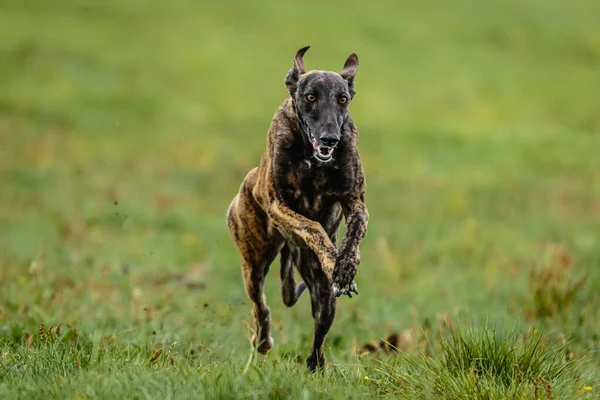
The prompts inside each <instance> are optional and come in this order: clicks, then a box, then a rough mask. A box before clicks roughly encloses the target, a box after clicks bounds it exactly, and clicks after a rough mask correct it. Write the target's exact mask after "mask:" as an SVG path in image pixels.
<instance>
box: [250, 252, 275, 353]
mask: <svg viewBox="0 0 600 400" xmlns="http://www.w3.org/2000/svg"><path fill="white" fill-rule="evenodd" d="M270 250H271V251H269V252H267V253H266V254H264V257H261V258H260V259H255V260H251V259H244V260H242V273H243V276H244V285H245V287H246V293H247V294H248V297H249V298H250V300H251V301H252V302H253V303H254V304H253V306H252V315H253V316H254V322H255V326H256V332H255V333H254V335H253V336H252V345H253V346H257V345H258V351H259V352H260V353H263V354H266V353H267V352H268V351H269V350H270V349H271V348H272V347H273V338H272V337H271V310H270V309H269V306H267V298H266V296H265V295H264V293H263V286H264V282H265V276H266V274H267V272H268V270H269V265H270V264H271V262H272V261H273V259H274V258H275V255H276V254H277V253H276V251H274V250H272V249H270Z"/></svg>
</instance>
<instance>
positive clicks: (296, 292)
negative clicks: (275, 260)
mask: <svg viewBox="0 0 600 400" xmlns="http://www.w3.org/2000/svg"><path fill="white" fill-rule="evenodd" d="M297 252H298V250H297V249H296V250H294V253H297ZM280 255H281V271H280V276H281V296H282V297H283V304H285V305H286V306H288V307H291V306H293V305H294V304H296V302H297V301H298V299H299V298H300V295H301V294H302V292H304V289H306V283H304V282H300V284H298V286H296V276H295V274H294V265H293V263H292V256H296V258H297V256H298V254H292V251H291V250H290V248H289V246H288V245H287V243H286V244H285V245H284V246H283V248H282V249H281V252H280Z"/></svg>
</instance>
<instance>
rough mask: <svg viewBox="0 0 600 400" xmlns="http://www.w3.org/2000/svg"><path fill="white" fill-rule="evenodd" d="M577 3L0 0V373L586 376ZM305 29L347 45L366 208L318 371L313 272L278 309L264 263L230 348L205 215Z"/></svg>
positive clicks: (236, 171) (532, 382) (243, 377)
mask: <svg viewBox="0 0 600 400" xmlns="http://www.w3.org/2000/svg"><path fill="white" fill-rule="evenodd" d="M598 21H600V3H598V2H597V1H595V0H580V1H573V2H564V1H559V0H546V1H541V0H539V1H538V0H525V1H511V0H506V1H500V0H497V1H485V2H484V1H474V0H472V1H471V0H455V1H443V0H428V1H416V0H411V1H404V2H391V1H388V2H384V1H373V2H370V3H368V4H367V3H366V2H360V1H354V0H352V1H346V2H344V3H343V4H334V3H328V2H317V1H313V0H308V1H305V2H300V3H298V2H296V3H294V2H280V1H274V0H265V1H261V2H247V1H246V2H243V1H236V2H234V1H231V2H220V3H217V2H211V3H208V2H193V1H173V2H158V1H149V0H127V1H117V0H105V1H102V2H100V1H96V2H92V1H83V0H79V1H75V0H54V1H42V0H37V1H34V0H3V1H2V3H1V4H0V59H1V60H2V61H1V62H0V353H1V357H0V398H2V399H9V398H10V399H13V398H15V399H16V398H28V399H29V398H57V397H61V398H124V399H135V398H157V399H166V398H174V399H178V398H256V399H263V398H282V399H283V398H302V399H308V398H368V397H400V398H405V397H406V398H477V399H486V398H489V399H500V398H555V399H562V398H582V399H593V398H600V395H598V393H600V379H599V377H600V352H599V350H600V296H599V293H600V156H599V153H600V95H599V93H600V73H599V71H600V24H599V23H598ZM305 45H311V46H312V47H311V50H310V51H309V52H308V53H307V55H306V57H305V63H306V66H307V68H309V69H312V68H315V69H332V70H338V71H339V70H340V69H341V67H342V64H343V62H344V60H345V58H346V57H347V55H348V54H350V53H351V52H357V53H358V55H359V57H360V63H361V68H360V71H359V72H358V75H357V81H356V86H357V92H358V94H357V97H356V98H355V100H354V101H353V103H352V105H351V109H352V112H353V116H354V119H355V121H356V123H357V126H358V128H359V131H360V132H361V142H360V151H361V156H362V159H363V165H364V167H365V172H366V176H367V199H366V201H367V205H368V207H369V210H370V215H371V218H370V225H369V231H368V234H367V237H366V238H365V241H364V245H363V247H362V263H361V266H360V268H359V272H358V275H357V277H356V281H357V283H358V286H359V289H360V295H359V296H357V297H354V298H352V299H349V298H347V297H344V298H342V299H341V301H339V302H338V311H337V316H336V320H335V323H334V326H333V329H332V331H331V333H330V335H329V337H328V340H327V346H326V356H327V358H328V365H327V368H326V370H325V372H324V373H323V374H316V375H311V374H309V373H308V372H307V371H306V367H305V364H304V359H305V357H306V356H307V355H308V351H309V347H310V342H311V339H312V329H313V325H312V318H311V313H310V304H309V299H308V297H307V296H305V297H304V298H301V299H300V301H299V303H298V304H297V305H296V306H295V307H294V308H292V309H287V308H285V307H284V306H283V304H282V301H281V295H280V293H279V281H278V277H277V274H276V273H271V274H270V276H269V277H268V279H267V288H266V291H267V292H266V294H267V297H268V301H269V305H270V307H271V310H272V318H273V324H274V333H273V336H274V338H275V347H274V348H273V350H272V351H271V353H270V354H269V355H268V357H266V358H263V357H262V356H259V355H258V354H257V353H255V352H253V351H252V349H251V347H250V345H249V340H248V336H249V334H250V332H249V331H248V325H247V324H248V323H250V322H251V316H250V304H249V301H248V300H247V299H246V295H245V293H244V290H243V285H242V277H241V273H240V266H239V259H238V254H237V252H236V250H235V247H234V245H233V243H232V242H231V240H230V238H229V236H228V232H227V227H226V225H225V211H226V209H227V206H228V205H229V202H230V201H231V199H232V198H233V196H234V195H235V193H236V191H237V190H238V187H239V184H240V183H241V181H242V179H243V177H244V176H245V174H246V172H247V171H248V170H249V169H251V168H253V167H254V166H256V165H257V164H258V160H259V158H260V156H261V154H262V152H263V151H264V147H265V134H266V131H267V129H268V126H269V123H270V121H271V118H272V116H273V114H274V112H275V110H276V108H277V107H278V106H279V104H280V103H281V102H282V101H283V100H284V99H285V97H286V95H287V93H286V89H285V87H284V84H283V78H284V76H285V74H286V72H287V71H288V69H289V68H290V67H291V66H292V58H293V55H294V53H295V51H296V50H297V49H298V48H300V47H302V46H305ZM277 262H278V261H276V263H277ZM275 270H276V268H275ZM57 327H60V328H57ZM390 335H391V337H390ZM384 338H388V341H390V342H393V344H395V347H397V348H398V349H399V350H400V351H399V352H396V353H393V352H389V351H387V350H389V346H384V348H382V349H379V351H373V348H372V347H369V346H367V347H364V346H365V344H366V343H369V342H371V341H375V342H378V341H380V340H382V339H384ZM368 349H370V350H371V351H370V354H366V353H368V352H367V351H366V350H368Z"/></svg>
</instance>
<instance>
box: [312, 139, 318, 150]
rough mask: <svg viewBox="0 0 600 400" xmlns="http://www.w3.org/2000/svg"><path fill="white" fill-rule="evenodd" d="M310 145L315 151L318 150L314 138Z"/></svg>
mask: <svg viewBox="0 0 600 400" xmlns="http://www.w3.org/2000/svg"><path fill="white" fill-rule="evenodd" d="M312 146H313V149H314V150H315V151H319V145H318V144H317V141H316V140H315V141H313V142H312Z"/></svg>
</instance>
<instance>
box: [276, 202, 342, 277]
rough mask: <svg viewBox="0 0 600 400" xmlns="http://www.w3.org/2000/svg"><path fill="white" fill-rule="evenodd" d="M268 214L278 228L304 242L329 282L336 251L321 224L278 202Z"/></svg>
mask: <svg viewBox="0 0 600 400" xmlns="http://www.w3.org/2000/svg"><path fill="white" fill-rule="evenodd" d="M268 214H269V217H270V218H271V219H272V220H273V222H275V224H276V225H277V226H278V227H279V228H281V229H284V230H286V231H287V232H291V233H294V234H296V235H297V236H299V237H300V238H301V239H302V240H304V242H305V243H306V245H307V246H308V247H310V249H311V250H312V251H314V252H315V254H316V255H317V258H318V259H319V262H320V263H321V269H322V270H323V272H324V273H325V275H326V276H327V278H328V279H329V281H331V279H332V275H333V270H334V268H335V263H336V256H337V249H336V248H335V246H334V245H333V243H332V242H331V239H329V236H327V233H326V232H325V230H324V229H323V227H322V226H321V224H320V223H318V222H316V221H313V220H310V219H308V218H306V217H304V216H302V215H300V214H298V213H296V212H294V211H292V210H291V209H290V208H289V207H287V206H286V205H285V204H283V202H281V201H280V200H274V201H273V203H271V206H270V207H269V209H268Z"/></svg>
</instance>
